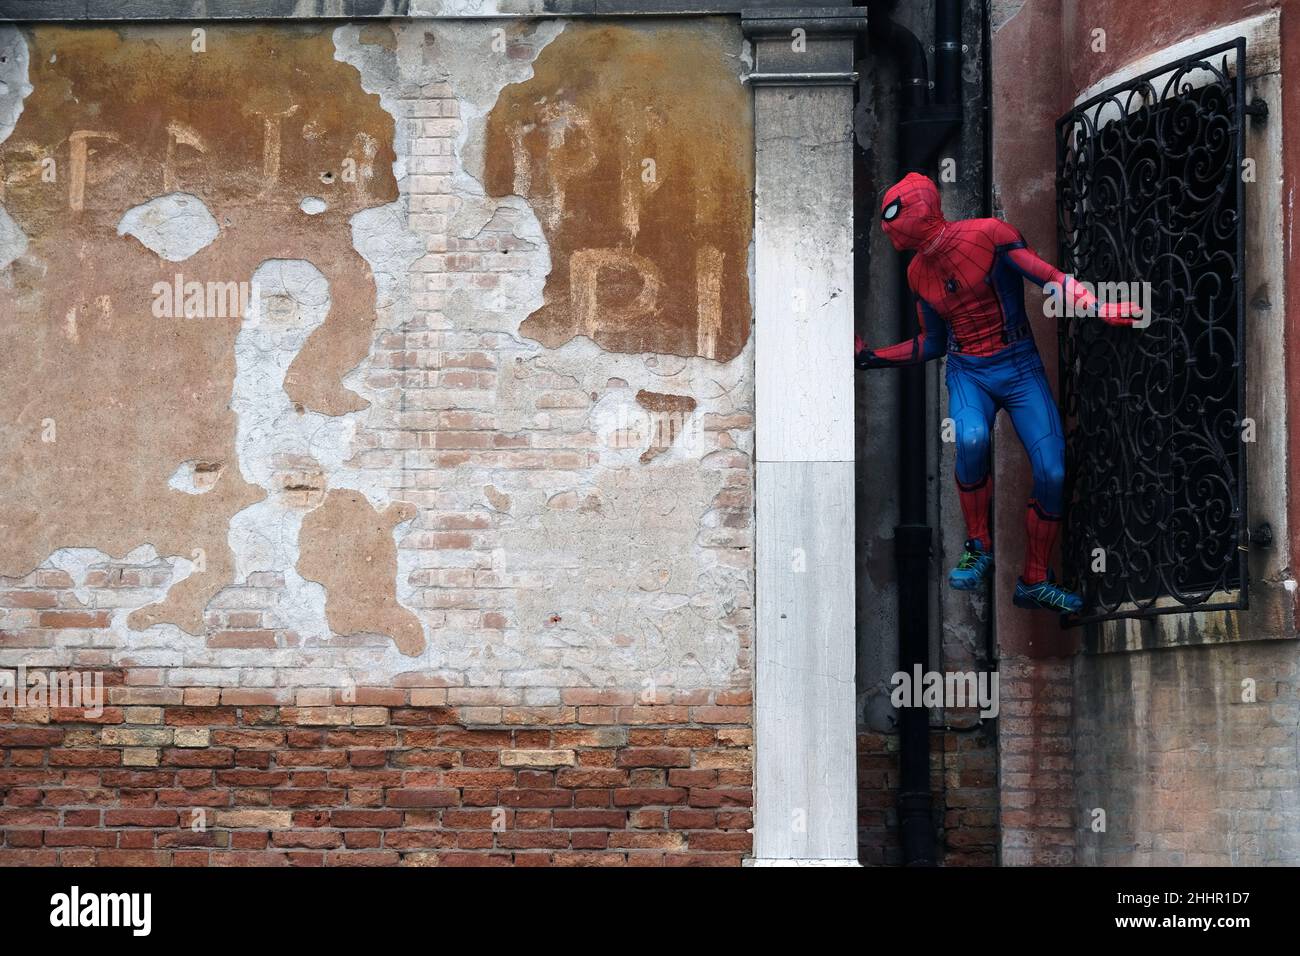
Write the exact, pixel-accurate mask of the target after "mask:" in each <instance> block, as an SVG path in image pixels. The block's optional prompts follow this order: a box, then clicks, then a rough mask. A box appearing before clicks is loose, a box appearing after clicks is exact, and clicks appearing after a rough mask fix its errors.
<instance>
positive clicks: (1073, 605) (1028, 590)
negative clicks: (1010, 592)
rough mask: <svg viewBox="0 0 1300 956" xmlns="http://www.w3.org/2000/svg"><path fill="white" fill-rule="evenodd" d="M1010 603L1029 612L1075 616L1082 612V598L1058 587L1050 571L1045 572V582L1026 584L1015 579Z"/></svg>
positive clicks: (1021, 580)
mask: <svg viewBox="0 0 1300 956" xmlns="http://www.w3.org/2000/svg"><path fill="white" fill-rule="evenodd" d="M1011 601H1012V603H1014V604H1015V606H1016V607H1023V608H1025V609H1027V610H1030V611H1059V612H1060V613H1061V614H1077V613H1079V612H1080V611H1081V610H1083V598H1081V597H1079V595H1077V594H1075V593H1074V592H1073V591H1067V590H1066V589H1065V588H1063V587H1061V586H1060V585H1058V584H1057V583H1056V579H1055V576H1054V575H1053V574H1052V572H1051V571H1048V572H1047V578H1046V580H1043V581H1039V582H1038V583H1037V584H1026V583H1025V579H1024V578H1016V593H1015V595H1014V596H1013V597H1012V598H1011Z"/></svg>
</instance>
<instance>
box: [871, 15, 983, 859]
mask: <svg viewBox="0 0 1300 956" xmlns="http://www.w3.org/2000/svg"><path fill="white" fill-rule="evenodd" d="M960 3H961V0H936V2H935V15H934V27H935V30H934V35H935V43H934V45H935V58H934V62H935V70H934V73H935V84H934V94H933V96H932V95H931V92H930V84H929V76H928V72H927V69H926V56H925V48H924V46H922V44H921V41H920V40H918V39H917V38H916V36H915V35H913V34H912V32H911V31H910V30H908V29H907V28H905V27H903V26H901V25H899V24H898V23H895V22H894V21H893V20H890V19H888V13H887V12H886V13H885V16H884V17H881V18H879V19H877V20H876V21H875V22H878V23H880V26H879V27H877V28H871V27H869V29H871V30H872V32H873V34H874V36H875V39H876V40H878V41H879V44H880V47H883V48H884V49H888V50H889V51H890V52H891V53H892V54H893V56H894V58H895V60H896V62H897V64H898V70H899V81H900V83H901V85H902V92H901V95H900V98H899V111H898V117H899V118H898V167H899V168H898V174H899V178H902V177H903V176H904V175H906V174H907V173H909V172H918V173H925V174H926V175H929V176H932V177H933V176H934V173H935V168H936V166H937V162H938V158H939V150H940V149H941V148H942V147H943V145H944V143H945V142H947V140H948V139H949V138H950V137H951V136H952V135H953V134H954V133H955V132H956V131H957V129H958V128H959V127H960V126H961V120H962V109H961V5H960ZM889 6H892V4H890V5H889ZM868 22H869V23H871V22H872V21H871V19H869V20H868ZM907 262H908V258H907V257H901V264H900V268H899V270H898V282H899V289H898V292H899V295H898V302H899V309H898V325H899V333H900V335H899V338H900V339H908V338H911V337H912V336H913V335H915V334H916V310H915V307H914V304H913V299H912V292H911V289H910V288H909V287H908V285H907ZM899 375H900V379H901V380H900V383H899V409H900V413H899V426H900V427H899V449H898V451H899V470H898V510H899V524H898V527H897V528H895V529H894V557H895V562H896V566H897V575H898V669H899V670H900V671H903V672H904V673H907V674H909V675H910V674H911V673H913V668H914V667H915V666H916V665H918V664H919V665H920V667H921V670H922V671H928V670H929V669H930V588H929V582H930V547H931V536H932V529H931V528H930V525H929V515H930V509H929V501H928V498H929V495H928V488H929V482H928V476H927V474H926V441H925V438H924V436H925V435H926V434H927V429H926V394H925V378H926V375H925V366H923V365H917V366H912V367H910V368H904V369H901V370H900V371H899ZM899 763H900V767H899V778H900V779H899V787H898V811H899V828H900V830H901V833H902V843H903V864H904V865H905V866H933V865H935V864H936V863H937V862H938V860H937V854H936V850H935V841H934V822H933V817H932V812H931V804H932V798H931V794H930V715H929V711H928V710H925V709H924V708H920V707H904V708H902V717H901V726H900V729H899Z"/></svg>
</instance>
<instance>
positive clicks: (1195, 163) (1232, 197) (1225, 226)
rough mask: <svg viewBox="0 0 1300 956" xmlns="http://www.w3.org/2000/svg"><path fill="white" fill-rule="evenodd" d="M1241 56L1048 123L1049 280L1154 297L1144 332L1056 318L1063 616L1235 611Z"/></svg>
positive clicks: (1229, 51)
mask: <svg viewBox="0 0 1300 956" xmlns="http://www.w3.org/2000/svg"><path fill="white" fill-rule="evenodd" d="M1245 54H1246V41H1245V40H1244V39H1237V40H1235V41H1232V42H1229V43H1224V44H1221V45H1219V46H1215V47H1212V48H1210V49H1207V50H1204V51H1202V52H1201V53H1198V54H1196V55H1194V56H1191V57H1187V58H1185V59H1181V60H1178V61H1175V62H1173V63H1170V64H1167V65H1165V66H1163V67H1160V68H1159V69H1156V70H1152V71H1151V72H1149V73H1146V74H1143V75H1142V76H1139V77H1136V78H1134V79H1132V80H1129V81H1127V82H1125V83H1123V84H1121V85H1119V86H1116V87H1114V88H1112V89H1109V90H1107V91H1105V92H1104V93H1101V94H1099V95H1097V96H1094V97H1092V98H1091V99H1089V100H1087V101H1085V102H1082V103H1080V104H1078V105H1077V106H1076V107H1075V108H1074V109H1072V110H1071V111H1070V112H1068V113H1066V114H1065V115H1064V116H1062V117H1061V118H1060V119H1059V120H1058V121H1057V124H1056V143H1057V166H1056V173H1057V176H1056V195H1057V228H1058V238H1059V241H1060V253H1061V261H1062V263H1063V265H1062V268H1063V270H1064V271H1066V272H1067V273H1069V274H1071V275H1073V276H1075V277H1077V278H1079V279H1081V280H1084V281H1088V282H1092V283H1096V284H1100V283H1107V282H1113V283H1121V285H1118V286H1116V287H1113V288H1114V291H1116V292H1119V293H1123V292H1130V293H1131V292H1133V291H1135V289H1136V290H1141V289H1142V288H1144V287H1143V286H1138V287H1133V286H1132V285H1129V286H1128V287H1127V288H1126V287H1125V286H1124V285H1122V284H1123V283H1129V284H1132V283H1147V284H1149V285H1147V286H1145V288H1146V289H1149V293H1150V295H1149V300H1148V301H1147V302H1145V303H1144V304H1145V306H1146V309H1147V315H1148V316H1149V317H1150V325H1149V326H1148V327H1146V328H1143V329H1139V330H1131V329H1122V328H1112V327H1111V326H1108V325H1106V324H1104V323H1102V322H1100V321H1099V320H1097V319H1095V318H1087V317H1068V316H1067V317H1066V318H1064V319H1062V322H1061V325H1060V372H1061V375H1060V384H1061V406H1062V409H1061V411H1062V417H1063V418H1064V420H1065V427H1066V501H1067V511H1066V519H1065V528H1064V534H1063V555H1064V563H1065V570H1066V577H1067V579H1068V580H1070V581H1071V582H1072V583H1073V584H1074V585H1075V586H1076V587H1078V588H1079V590H1080V593H1081V594H1082V596H1083V599H1084V610H1083V611H1082V612H1081V613H1080V614H1079V615H1078V616H1076V617H1075V618H1074V619H1073V620H1072V621H1071V622H1069V623H1076V624H1085V623H1090V622H1093V621H1100V620H1107V619H1113V618H1123V617H1141V616H1147V615H1152V614H1164V613H1170V612H1180V611H1201V610H1212V609H1213V610H1220V609H1232V608H1244V607H1246V601H1247V583H1248V582H1247V567H1246V550H1245V548H1246V542H1247V535H1246V457H1245V448H1244V444H1243V435H1242V425H1243V422H1242V415H1243V409H1244V408H1245V367H1244V359H1245V355H1244V344H1245V339H1244V335H1243V316H1244V307H1243V281H1242V266H1243V245H1244V241H1245V240H1244V222H1243V213H1244V207H1243V204H1242V202H1243V200H1242V176H1241V172H1240V171H1241V169H1242V160H1243V154H1244V120H1245V115H1244V98H1245V81H1244V67H1245ZM1102 288H1103V289H1105V287H1104V286H1103V287H1102ZM1122 297H1123V298H1130V296H1129V295H1123V296H1122Z"/></svg>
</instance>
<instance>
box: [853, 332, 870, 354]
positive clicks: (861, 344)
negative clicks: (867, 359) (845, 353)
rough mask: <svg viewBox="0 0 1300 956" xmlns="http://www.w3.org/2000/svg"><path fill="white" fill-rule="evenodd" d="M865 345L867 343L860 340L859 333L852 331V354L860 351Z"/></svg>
mask: <svg viewBox="0 0 1300 956" xmlns="http://www.w3.org/2000/svg"><path fill="white" fill-rule="evenodd" d="M866 347H867V343H866V342H864V341H862V336H860V335H858V333H856V332H854V333H853V354H854V355H857V354H858V353H859V352H861V351H862V350H863V349H865V348H866Z"/></svg>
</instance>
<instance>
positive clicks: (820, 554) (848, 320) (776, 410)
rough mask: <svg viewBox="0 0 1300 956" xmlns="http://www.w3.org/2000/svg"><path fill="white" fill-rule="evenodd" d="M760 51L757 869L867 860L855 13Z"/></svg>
mask: <svg viewBox="0 0 1300 956" xmlns="http://www.w3.org/2000/svg"><path fill="white" fill-rule="evenodd" d="M802 12H803V13H805V14H807V13H813V14H815V15H814V16H806V15H805V16H798V15H795V13H794V11H787V12H782V11H780V10H761V11H745V14H744V16H743V19H742V22H743V24H744V26H745V31H746V34H747V35H748V36H749V37H750V38H751V39H752V40H753V43H754V72H753V74H752V75H751V77H750V82H751V83H752V84H753V86H754V123H755V148H756V166H755V205H754V213H755V233H754V234H755V246H756V255H755V270H756V276H755V282H756V290H755V317H754V335H755V388H756V391H757V395H756V403H755V404H756V408H757V413H756V414H757V420H756V422H755V427H756V439H755V445H756V455H757V458H756V463H757V469H756V498H755V502H756V503H755V507H756V521H757V534H756V559H755V560H756V565H757V581H756V592H755V600H756V632H755V648H756V659H755V667H756V690H755V718H754V723H755V731H754V733H755V741H754V742H755V820H754V857H753V859H752V860H750V861H749V863H750V865H756V866H775V865H849V866H852V865H856V863H857V857H858V850H857V774H856V768H855V750H856V746H855V730H856V727H855V724H856V721H855V707H854V700H855V695H854V681H853V677H854V658H855V654H854V651H855V627H854V553H853V547H854V534H853V527H854V521H853V518H854V514H853V501H854V495H853V481H854V468H853V460H854V442H853V435H854V432H853V375H854V369H853V142H852V136H853V130H852V116H853V92H854V88H853V79H854V77H853V72H852V70H853V46H854V44H853V33H854V31H855V30H857V29H861V28H862V27H863V26H864V25H865V17H864V16H863V15H862V12H861V11H860V10H854V9H852V8H831V9H819V10H816V11H808V10H804V11H802Z"/></svg>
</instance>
